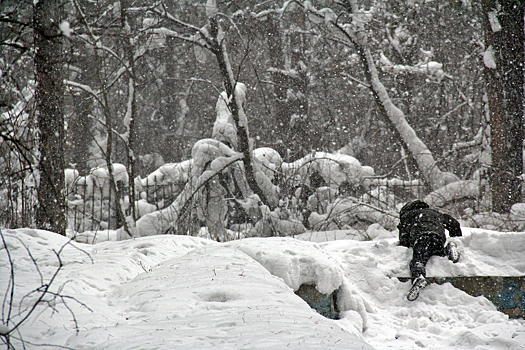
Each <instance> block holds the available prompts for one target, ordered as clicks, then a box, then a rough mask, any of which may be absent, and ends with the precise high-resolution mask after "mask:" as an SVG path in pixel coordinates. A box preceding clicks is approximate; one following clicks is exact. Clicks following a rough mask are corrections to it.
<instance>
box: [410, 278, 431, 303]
mask: <svg viewBox="0 0 525 350" xmlns="http://www.w3.org/2000/svg"><path fill="white" fill-rule="evenodd" d="M427 284H428V282H427V280H426V279H425V277H423V276H422V275H420V276H418V277H417V278H415V279H414V281H413V282H412V287H411V288H410V290H409V291H408V294H407V299H408V301H414V300H416V299H417V298H418V297H419V291H420V290H421V289H423V288H425V287H426V286H427Z"/></svg>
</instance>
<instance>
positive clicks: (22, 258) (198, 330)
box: [0, 228, 525, 350]
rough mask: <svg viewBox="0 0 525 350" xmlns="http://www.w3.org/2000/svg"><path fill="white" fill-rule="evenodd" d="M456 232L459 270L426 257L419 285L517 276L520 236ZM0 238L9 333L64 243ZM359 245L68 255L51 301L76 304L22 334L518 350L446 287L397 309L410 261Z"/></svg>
mask: <svg viewBox="0 0 525 350" xmlns="http://www.w3.org/2000/svg"><path fill="white" fill-rule="evenodd" d="M378 230H380V229H378ZM371 231H373V230H371ZM463 232H464V237H462V238H459V239H457V240H456V241H457V242H458V245H459V246H460V248H461V250H462V253H463V254H462V258H461V260H460V262H459V263H457V264H452V263H451V262H450V261H449V260H447V259H445V258H439V257H433V258H432V259H431V260H430V262H429V265H428V269H427V271H428V275H429V276H460V275H499V276H513V275H514V276H516V275H519V276H522V275H525V233H498V232H491V231H485V230H481V229H468V228H464V229H463ZM3 233H4V236H5V239H6V241H7V246H8V248H9V252H10V254H11V259H12V261H13V263H14V268H15V282H16V289H15V296H14V299H13V300H14V303H13V308H12V312H11V315H12V316H14V320H15V321H16V319H17V317H18V316H17V315H18V313H19V311H21V313H22V315H23V314H24V312H25V311H27V308H28V307H31V305H33V304H34V302H35V300H36V298H37V293H33V294H31V295H29V297H26V298H23V297H24V295H26V294H28V293H29V292H31V291H33V290H34V289H35V288H38V287H39V286H40V285H41V284H43V282H41V277H40V273H41V274H42V277H43V281H44V283H45V282H47V281H48V280H49V278H50V276H51V275H52V274H53V272H54V271H55V270H56V269H57V267H58V265H59V262H58V259H57V257H56V255H55V254H54V252H53V251H52V249H54V250H55V251H58V250H59V249H60V248H61V247H62V246H63V245H64V244H65V243H66V242H67V239H66V238H64V237H61V236H59V235H56V234H53V233H50V232H46V231H39V230H31V229H19V230H4V231H3ZM369 234H370V235H371V236H374V237H376V238H375V240H373V241H367V242H359V241H352V240H339V241H328V242H322V241H323V240H326V239H323V237H325V238H326V237H328V236H327V235H326V233H324V234H321V233H311V234H310V236H309V239H312V240H316V241H317V242H318V243H313V242H307V241H303V240H297V239H292V238H264V239H261V238H253V239H244V240H241V241H232V242H228V243H216V242H213V241H209V240H205V239H200V238H195V237H188V236H167V235H165V236H150V237H143V238H139V239H135V240H128V241H119V242H101V243H97V244H94V245H88V244H82V243H73V244H69V245H67V246H66V247H65V248H64V249H63V251H62V253H61V255H60V257H61V261H62V263H63V265H64V266H63V268H62V270H61V271H60V273H59V274H58V276H57V277H56V280H55V281H54V283H53V285H52V288H51V290H52V291H54V292H59V293H60V295H65V296H71V297H74V298H75V299H76V300H73V299H70V298H64V299H57V298H55V299H54V300H52V296H51V295H48V296H47V297H46V299H45V300H46V301H49V302H48V303H43V304H42V305H41V306H39V307H37V309H36V312H34V313H33V314H32V315H31V316H30V317H29V319H28V320H27V322H26V323H25V324H24V325H23V326H22V327H21V328H20V334H21V336H22V337H23V338H24V339H25V340H26V342H27V343H26V346H27V347H28V348H30V349H31V348H42V347H37V346H36V345H31V344H54V346H49V347H47V348H51V349H55V348H57V345H58V346H67V347H69V348H72V349H148V350H149V349H372V348H376V349H389V348H391V349H420V348H429V349H443V350H444V349H450V348H454V349H476V350H483V349H525V346H524V345H523V344H525V322H524V321H523V320H509V319H508V317H507V316H506V315H504V314H502V313H500V312H498V311H497V310H496V308H495V307H494V305H492V303H491V302H490V301H488V300H487V299H486V298H484V297H471V296H469V295H467V294H466V293H464V292H462V291H460V290H458V289H456V288H454V287H453V286H452V285H450V284H448V283H446V284H443V285H437V284H431V285H430V286H429V287H427V288H426V289H425V290H423V291H422V292H421V295H420V297H419V299H418V300H417V301H415V302H408V301H406V299H405V294H406V292H407V290H408V288H409V285H408V283H401V282H399V281H398V280H397V278H394V277H395V276H408V261H409V259H410V255H411V250H410V249H407V248H404V247H400V246H397V244H396V239H395V238H389V237H391V236H394V235H395V233H391V232H385V231H384V230H383V231H378V232H370V233H369ZM338 235H339V236H341V233H338ZM112 236H114V234H113V233H109V234H108V237H112ZM305 237H306V236H302V237H301V238H302V239H305ZM348 237H351V235H349V236H348ZM26 248H27V249H26ZM28 250H29V251H30V252H31V254H32V256H33V258H34V260H35V261H33V260H32V258H31V257H30V255H29V254H28ZM6 252H7V251H6V249H4V248H1V249H0V291H1V293H4V291H6V290H7V288H8V282H9V271H10V270H9V269H10V264H9V259H8V257H7V254H6ZM34 262H36V264H38V267H39V270H37V269H36V268H35V263H34ZM302 283H314V284H316V285H317V289H318V290H320V291H322V292H325V293H330V292H332V291H335V290H337V291H338V296H340V297H339V298H338V304H339V307H340V309H341V310H343V312H342V319H340V320H336V321H334V320H329V319H326V318H324V317H322V316H320V315H319V314H317V313H316V312H315V311H314V310H312V309H310V307H309V306H308V305H307V304H306V303H305V302H304V301H303V300H302V299H301V298H299V297H298V296H296V295H295V294H294V293H293V291H294V290H296V289H297V288H298V287H299V285H300V284H302ZM80 303H82V304H83V305H81V304H80ZM49 306H52V308H51V307H49ZM88 308H89V309H88ZM69 310H71V312H70V311H69ZM6 311H7V308H5V307H4V311H3V320H5V319H6V317H7V316H6V315H7V312H6ZM72 314H74V316H75V318H74V319H73V316H72ZM75 321H76V325H77V326H78V333H76V331H75ZM4 322H5V321H4ZM11 325H12V324H11ZM15 336H16V337H18V334H15ZM367 343H368V344H370V345H368V344H367ZM44 348H46V347H44Z"/></svg>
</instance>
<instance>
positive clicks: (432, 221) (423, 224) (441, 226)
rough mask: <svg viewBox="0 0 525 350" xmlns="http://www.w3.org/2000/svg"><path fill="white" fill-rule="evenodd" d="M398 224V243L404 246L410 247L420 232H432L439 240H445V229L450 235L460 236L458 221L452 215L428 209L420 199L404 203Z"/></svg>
mask: <svg viewBox="0 0 525 350" xmlns="http://www.w3.org/2000/svg"><path fill="white" fill-rule="evenodd" d="M399 215H400V220H399V225H398V226H397V228H398V229H399V244H400V245H402V246H405V247H412V246H413V245H414V242H415V241H416V239H417V238H418V237H419V236H420V235H422V234H434V235H437V236H438V237H439V239H440V240H442V241H443V244H445V241H446V239H447V236H446V235H445V229H447V230H448V232H449V235H450V237H459V236H461V235H462V234H461V227H460V224H459V222H458V221H457V220H456V219H454V218H453V217H452V216H450V215H447V214H443V213H440V212H439V211H437V210H434V209H430V208H429V206H428V204H426V203H425V202H422V201H414V202H411V203H409V204H407V205H405V206H404V207H403V208H402V209H401V211H400V213H399Z"/></svg>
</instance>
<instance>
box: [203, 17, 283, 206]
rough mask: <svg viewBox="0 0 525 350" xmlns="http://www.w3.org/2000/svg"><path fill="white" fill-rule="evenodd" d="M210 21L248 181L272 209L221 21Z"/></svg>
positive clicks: (215, 50) (213, 19)
mask: <svg viewBox="0 0 525 350" xmlns="http://www.w3.org/2000/svg"><path fill="white" fill-rule="evenodd" d="M208 19H209V22H210V34H211V38H212V47H211V49H212V52H213V54H214V55H215V56H216V57H217V62H218V64H219V69H220V70H221V73H222V77H223V82H224V85H225V89H226V94H227V95H228V98H229V99H230V97H231V101H230V102H229V103H228V108H229V109H230V111H231V113H232V118H233V121H234V123H235V127H236V129H237V135H238V137H239V149H240V150H241V152H242V154H243V155H244V158H243V164H244V171H245V176H246V181H247V182H248V186H250V189H251V190H252V191H253V193H255V194H256V195H257V196H259V199H260V200H261V201H262V202H263V203H264V204H265V205H267V206H268V207H269V208H270V209H271V210H273V209H274V207H275V205H273V204H272V203H270V202H269V201H268V198H267V197H266V194H265V193H264V192H263V191H262V189H261V188H260V187H259V184H258V183H257V181H256V180H255V174H254V168H253V161H252V150H251V147H250V141H249V133H248V120H247V118H246V115H245V114H244V109H243V108H242V106H241V104H240V101H238V98H237V94H236V93H235V87H236V81H235V77H234V76H233V72H232V68H231V64H230V62H229V59H228V54H227V52H226V48H225V47H224V42H222V41H221V42H219V41H218V39H217V38H218V32H219V23H218V21H217V18H216V17H215V16H214V17H209V18H208Z"/></svg>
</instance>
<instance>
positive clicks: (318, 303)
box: [295, 284, 339, 320]
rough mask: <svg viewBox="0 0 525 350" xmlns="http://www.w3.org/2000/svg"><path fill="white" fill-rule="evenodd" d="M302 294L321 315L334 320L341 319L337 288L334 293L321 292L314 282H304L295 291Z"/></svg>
mask: <svg viewBox="0 0 525 350" xmlns="http://www.w3.org/2000/svg"><path fill="white" fill-rule="evenodd" d="M295 294H297V295H298V296H300V297H301V298H302V299H303V300H304V301H306V303H308V305H310V307H311V308H312V309H314V310H315V311H317V312H318V313H319V314H320V315H323V316H324V317H326V318H330V319H332V320H338V319H339V310H337V297H336V296H337V290H336V291H334V292H333V293H332V294H322V293H320V292H319V291H318V290H317V289H316V288H315V285H313V284H303V285H301V286H300V287H299V289H298V290H297V291H296V292H295Z"/></svg>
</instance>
